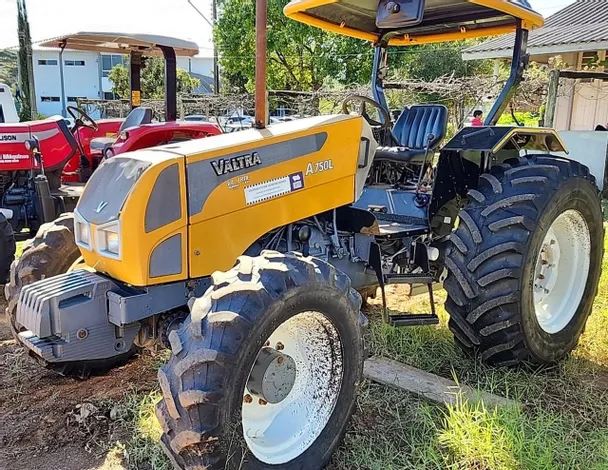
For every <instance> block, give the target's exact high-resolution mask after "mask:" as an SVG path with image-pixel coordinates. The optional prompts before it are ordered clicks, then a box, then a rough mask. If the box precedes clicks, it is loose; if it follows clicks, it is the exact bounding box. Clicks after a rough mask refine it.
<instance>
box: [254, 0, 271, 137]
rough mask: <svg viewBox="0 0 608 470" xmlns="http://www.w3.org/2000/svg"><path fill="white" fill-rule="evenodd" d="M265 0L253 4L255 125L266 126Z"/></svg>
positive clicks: (266, 6)
mask: <svg viewBox="0 0 608 470" xmlns="http://www.w3.org/2000/svg"><path fill="white" fill-rule="evenodd" d="M267 8H268V1H267V0H256V5H255V127H256V129H264V128H265V127H266V23H267V19H268V17H267Z"/></svg>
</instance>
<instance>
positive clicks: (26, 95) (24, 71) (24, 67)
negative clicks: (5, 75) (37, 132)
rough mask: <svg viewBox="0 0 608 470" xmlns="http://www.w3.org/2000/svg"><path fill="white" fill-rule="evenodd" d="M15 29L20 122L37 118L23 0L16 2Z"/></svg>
mask: <svg viewBox="0 0 608 470" xmlns="http://www.w3.org/2000/svg"><path fill="white" fill-rule="evenodd" d="M17 28H18V33H19V53H18V56H19V88H20V93H19V99H20V103H21V108H20V112H19V114H20V115H19V118H20V119H21V121H31V120H32V119H36V118H37V117H38V113H37V112H36V92H35V90H34V65H33V61H32V38H31V36H30V23H29V21H28V19H27V8H26V6H25V0H17Z"/></svg>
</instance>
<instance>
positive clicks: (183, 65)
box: [33, 49, 213, 116]
mask: <svg viewBox="0 0 608 470" xmlns="http://www.w3.org/2000/svg"><path fill="white" fill-rule="evenodd" d="M33 59H34V82H35V84H36V97H37V106H38V112H39V113H40V114H43V115H45V116H51V115H53V114H61V111H62V104H61V80H60V74H59V51H56V50H42V49H36V50H34V57H33ZM39 60H55V61H57V65H40V64H39V62H38V61H39ZM63 60H64V66H63V74H64V83H65V96H66V101H67V98H68V97H80V98H91V99H98V98H103V91H108V92H109V91H112V83H111V82H110V81H109V80H108V79H107V78H105V77H103V78H102V77H101V64H100V60H101V55H100V54H98V53H97V52H79V51H65V52H64V53H63ZM70 60H84V62H85V65H84V66H72V65H65V61H70ZM177 66H178V67H179V68H180V69H183V70H186V71H190V72H194V73H198V74H201V75H206V76H209V77H211V76H213V59H212V58H211V57H178V58H177ZM100 87H101V90H100ZM43 97H56V98H59V101H52V102H48V101H44V102H43V101H42V98H43ZM69 105H75V103H72V102H66V106H69Z"/></svg>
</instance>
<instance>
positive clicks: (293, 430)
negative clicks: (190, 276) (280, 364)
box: [242, 312, 343, 465]
mask: <svg viewBox="0 0 608 470" xmlns="http://www.w3.org/2000/svg"><path fill="white" fill-rule="evenodd" d="M268 341H269V342H270V344H269V346H270V347H272V348H277V345H278V344H279V343H280V346H279V347H281V346H282V348H281V349H280V351H281V352H282V353H283V354H286V355H288V356H290V357H291V358H293V359H294V361H295V363H296V378H295V383H294V385H293V388H292V389H291V392H290V393H289V395H287V397H286V398H285V399H284V400H283V401H281V402H280V403H277V404H271V403H266V404H261V403H260V400H259V399H258V397H256V396H254V395H251V394H250V392H249V390H248V389H247V387H245V392H244V400H243V405H242V424H243V436H244V438H245V442H246V443H247V446H248V447H249V450H250V451H251V452H252V453H253V455H254V456H255V457H256V458H257V459H258V460H260V461H262V462H264V463H266V464H269V465H279V464H284V463H287V462H289V461H291V460H293V459H295V458H297V457H298V456H300V455H301V454H303V453H304V452H305V451H306V449H308V448H309V447H310V446H311V445H312V443H313V442H314V441H315V440H316V439H317V438H318V437H319V435H320V434H321V432H322V431H323V429H324V428H325V426H326V425H327V423H328V422H329V419H330V417H331V414H332V413H333V411H334V408H335V406H336V403H337V401H338V395H339V394H340V390H341V389H342V375H343V358H342V345H341V341H340V335H339V334H338V331H337V329H336V327H335V326H334V325H333V324H332V323H331V321H329V320H328V319H327V317H325V316H324V315H323V314H321V313H318V312H304V313H300V314H298V315H296V316H294V317H292V318H290V319H289V320H287V321H286V322H285V323H283V324H281V325H280V326H279V327H278V328H277V329H276V330H275V331H274V332H273V333H272V335H271V336H270V338H269V339H268ZM267 344H268V343H267ZM277 349H278V348H277ZM245 398H247V399H245ZM251 398H253V400H251ZM247 401H249V403H248V402H247Z"/></svg>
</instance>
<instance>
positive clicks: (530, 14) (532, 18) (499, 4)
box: [467, 0, 545, 28]
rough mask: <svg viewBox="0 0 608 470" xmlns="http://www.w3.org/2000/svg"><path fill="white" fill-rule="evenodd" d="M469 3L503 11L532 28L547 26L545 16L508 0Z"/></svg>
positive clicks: (483, 0) (473, 1)
mask: <svg viewBox="0 0 608 470" xmlns="http://www.w3.org/2000/svg"><path fill="white" fill-rule="evenodd" d="M467 1H468V2H471V3H475V4H477V5H481V6H484V7H487V8H492V9H494V10H497V11H502V12H503V13H507V14H508V15H512V16H514V17H515V18H519V19H521V20H523V21H524V22H526V23H528V25H530V26H531V27H532V28H540V27H542V26H543V25H544V24H545V19H544V18H543V15H541V14H540V13H537V12H535V11H533V10H528V9H527V8H524V7H522V6H520V5H518V4H516V3H513V2H510V1H508V0H467Z"/></svg>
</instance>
